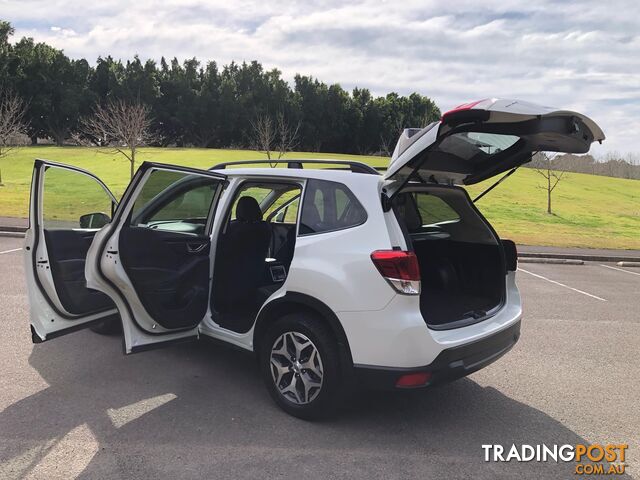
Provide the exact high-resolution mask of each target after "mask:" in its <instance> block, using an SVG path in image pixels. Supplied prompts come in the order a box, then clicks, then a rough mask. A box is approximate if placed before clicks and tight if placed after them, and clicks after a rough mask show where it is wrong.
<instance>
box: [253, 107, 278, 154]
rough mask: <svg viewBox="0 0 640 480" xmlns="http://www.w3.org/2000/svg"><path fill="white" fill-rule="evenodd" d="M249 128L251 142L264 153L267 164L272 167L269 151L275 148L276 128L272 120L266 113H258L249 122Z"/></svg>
mask: <svg viewBox="0 0 640 480" xmlns="http://www.w3.org/2000/svg"><path fill="white" fill-rule="evenodd" d="M251 129H252V131H253V135H252V138H251V141H252V144H253V146H254V148H255V149H256V150H258V151H259V152H262V153H265V154H266V155H267V160H269V165H271V167H274V166H275V165H274V164H272V163H271V152H272V151H273V150H274V148H275V142H276V129H275V126H274V124H273V120H271V117H270V116H268V115H258V116H257V117H256V119H255V120H254V121H252V122H251Z"/></svg>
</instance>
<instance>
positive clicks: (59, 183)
mask: <svg viewBox="0 0 640 480" xmlns="http://www.w3.org/2000/svg"><path fill="white" fill-rule="evenodd" d="M115 206H116V200H115V198H114V196H113V195H112V194H111V192H110V191H109V189H108V188H107V187H106V186H105V184H104V183H102V182H101V181H100V179H98V178H97V177H95V176H94V175H92V174H90V173H89V172H86V171H84V170H82V169H79V168H76V167H72V166H68V165H62V164H59V163H55V162H48V161H44V160H36V162H35V165H34V169H33V178H32V182H31V203H30V207H29V229H28V230H27V233H26V238H25V250H24V256H25V273H26V279H27V289H28V295H29V305H30V321H31V333H32V339H33V341H34V343H39V342H43V341H45V340H49V339H51V338H53V337H56V336H60V335H64V334H66V333H70V332H72V331H75V330H78V329H80V328H84V327H87V326H89V325H90V324H91V323H93V322H95V321H99V320H101V319H105V318H106V317H111V316H114V315H117V314H118V311H117V309H116V306H115V304H114V303H113V302H112V301H111V299H110V298H109V297H108V296H107V295H105V294H104V293H101V292H97V291H95V290H90V289H89V288H87V284H86V281H85V276H84V270H85V261H86V256H87V251H88V250H89V246H90V245H91V242H92V241H93V238H94V236H95V234H96V232H97V231H98V230H99V229H100V228H101V227H103V226H104V225H106V224H108V223H109V221H110V217H111V215H112V212H113V211H114V209H115Z"/></svg>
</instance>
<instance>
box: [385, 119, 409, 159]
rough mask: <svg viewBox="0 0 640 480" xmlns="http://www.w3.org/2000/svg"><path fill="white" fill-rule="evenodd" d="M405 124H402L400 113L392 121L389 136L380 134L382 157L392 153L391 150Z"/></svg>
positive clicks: (389, 155)
mask: <svg viewBox="0 0 640 480" xmlns="http://www.w3.org/2000/svg"><path fill="white" fill-rule="evenodd" d="M404 129H405V124H404V116H403V115H400V116H399V117H397V118H396V119H395V121H394V122H393V129H392V132H391V134H390V135H389V136H386V137H385V136H384V135H382V134H380V155H381V156H383V157H391V155H392V154H393V150H394V148H395V146H396V142H397V141H398V138H400V135H402V132H404Z"/></svg>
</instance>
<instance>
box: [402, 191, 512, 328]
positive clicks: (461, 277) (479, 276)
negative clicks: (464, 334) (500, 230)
mask: <svg viewBox="0 0 640 480" xmlns="http://www.w3.org/2000/svg"><path fill="white" fill-rule="evenodd" d="M393 209H394V212H395V213H396V217H397V218H398V221H399V223H400V226H401V228H402V229H403V231H404V234H405V237H406V238H407V240H408V243H409V244H410V249H412V250H413V251H414V252H415V254H416V256H417V257H418V262H419V266H420V278H421V292H420V310H421V313H422V316H423V318H424V320H425V322H426V323H427V325H428V326H429V327H430V328H433V329H448V328H457V327H462V326H466V325H470V324H472V323H475V322H478V321H481V320H483V319H486V318H488V317H490V316H491V315H493V314H495V313H496V312H497V310H499V309H500V307H501V306H502V303H503V301H504V294H505V275H506V269H505V261H504V253H503V250H502V245H501V243H500V241H499V239H498V238H497V235H496V234H495V233H494V231H493V230H492V229H491V227H490V226H489V224H488V223H487V222H486V220H485V219H484V218H483V217H482V215H481V214H480V213H479V212H478V211H477V210H476V209H475V208H474V207H473V204H472V203H471V201H470V199H469V197H468V196H467V194H466V192H465V191H464V190H463V189H461V188H457V187H444V186H420V187H409V188H406V189H405V190H403V191H402V192H401V193H399V194H398V195H397V196H396V197H395V199H394V204H393Z"/></svg>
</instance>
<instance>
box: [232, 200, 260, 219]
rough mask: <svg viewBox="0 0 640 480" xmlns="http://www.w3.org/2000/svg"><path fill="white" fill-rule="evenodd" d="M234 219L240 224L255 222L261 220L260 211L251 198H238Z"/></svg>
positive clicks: (255, 201)
mask: <svg viewBox="0 0 640 480" xmlns="http://www.w3.org/2000/svg"><path fill="white" fill-rule="evenodd" d="M236 219H238V220H240V221H241V222H257V221H259V220H262V211H261V210H260V205H258V201H257V200H256V199H255V198H253V197H240V200H238V205H236Z"/></svg>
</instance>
